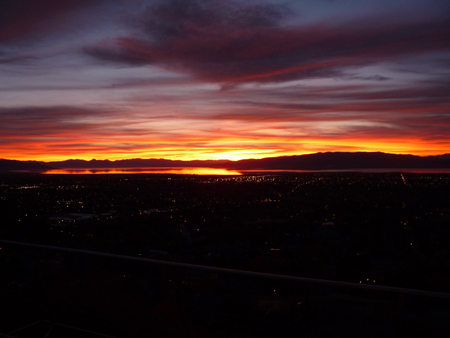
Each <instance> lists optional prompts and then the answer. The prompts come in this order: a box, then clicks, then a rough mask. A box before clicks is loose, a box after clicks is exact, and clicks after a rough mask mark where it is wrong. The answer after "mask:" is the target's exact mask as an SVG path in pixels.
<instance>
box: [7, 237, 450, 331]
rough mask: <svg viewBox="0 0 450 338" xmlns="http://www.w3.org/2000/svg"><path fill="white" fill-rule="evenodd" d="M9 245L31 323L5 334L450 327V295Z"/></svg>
mask: <svg viewBox="0 0 450 338" xmlns="http://www.w3.org/2000/svg"><path fill="white" fill-rule="evenodd" d="M0 244H1V245H2V249H3V250H2V254H3V255H4V257H6V258H7V259H6V260H5V262H3V266H2V268H3V269H4V271H5V274H4V276H3V284H2V285H1V287H2V289H3V290H2V293H1V296H2V298H3V301H4V302H3V303H4V304H8V306H10V307H11V308H12V309H13V310H14V311H12V312H14V313H15V314H16V315H18V316H24V320H23V321H22V323H24V325H18V326H16V327H15V328H14V329H10V328H11V326H9V327H8V329H9V330H8V331H6V332H5V333H3V336H5V337H6V336H9V337H11V336H12V337H31V336H30V335H28V336H27V332H25V331H26V330H29V329H30V328H29V327H27V328H25V327H26V326H27V325H28V326H33V325H30V324H34V322H36V321H37V322H40V324H42V323H47V324H48V325H50V326H49V327H52V328H56V327H58V329H59V332H60V333H57V332H58V330H56V329H54V330H53V331H51V330H50V331H49V329H47V330H43V331H45V332H44V333H43V335H45V334H47V335H48V337H52V336H53V337H58V334H59V335H61V334H63V335H64V333H61V332H62V331H61V330H62V328H63V327H66V329H68V328H72V331H76V330H78V333H79V335H78V336H80V337H81V336H86V335H87V334H88V333H89V334H91V335H92V336H93V337H94V336H95V334H97V337H100V336H117V337H121V336H123V337H125V336H139V335H141V336H146V335H148V333H149V332H151V333H152V334H153V335H155V336H162V337H166V336H167V337H169V336H186V337H193V336H199V337H204V336H210V335H211V334H214V335H215V336H218V337H220V336H224V337H225V336H230V335H233V336H237V337H239V336H242V337H257V336H258V337H260V336H272V335H273V334H282V335H283V336H290V332H293V333H292V336H296V337H298V336H300V337H302V336H304V337H314V336H323V335H327V333H329V332H332V331H333V332H340V333H341V334H346V335H348V336H352V334H351V333H352V332H356V333H355V334H356V335H359V334H360V333H364V334H366V336H367V334H368V335H369V336H371V335H372V334H374V335H375V334H377V335H379V334H384V335H386V334H387V335H393V336H395V335H398V334H399V332H408V331H411V332H412V331H416V332H417V330H418V331H419V332H421V331H423V332H434V334H435V336H436V335H439V334H440V333H443V334H445V333H447V331H448V330H449V329H450V324H449V323H450V312H449V311H447V310H446V309H449V307H448V306H449V302H448V300H449V299H450V294H448V293H442V292H432V291H426V290H415V289H408V288H398V287H390V286H381V285H371V284H356V283H349V282H341V281H332V280H323V279H315V278H305V277H297V276H286V275H279V274H270V273H262V272H254V271H244V270H235V269H227V268H219V267H212V266H203V265H195V264H187V263H180V262H172V261H165V260H157V259H151V258H143V257H133V256H124V255H118V254H112V253H104V252H96V251H87V250H79V249H72V248H66V247H56V246H49V245H42V244H33V243H24V242H16V241H9V240H0ZM58 254H64V255H65V256H64V257H57V256H55V255H58ZM46 255H50V256H46ZM55 257H56V258H57V259H54V258H55ZM49 262H50V263H49ZM8 264H9V265H8ZM118 276H121V277H122V278H120V279H119V278H118ZM22 281H23V282H24V284H25V287H23V286H22V285H21V284H20V283H21V282H22ZM8 282H9V284H8ZM15 284H17V285H19V286H17V287H15ZM14 287H15V288H14ZM13 289H14V290H13ZM11 290H13V292H12V291H11ZM114 304H119V305H120V306H122V308H121V307H120V306H116V305H114ZM25 317H26V318H25ZM49 317H51V319H49ZM28 318H29V321H28V322H27V320H28ZM355 318H356V320H360V322H359V323H355ZM32 319H34V320H32ZM19 322H21V321H20V320H17V323H19ZM348 325H350V326H348ZM22 328H23V329H22ZM374 328H375V329H374ZM366 329H367V332H365V331H364V330H366ZM2 330H3V328H2ZM374 330H375V331H374ZM29 331H30V330H29ZM49 332H50V333H49ZM100 332H102V333H100ZM29 334H34V333H33V330H31V331H30V333H29ZM65 334H67V332H66V333H65ZM72 335H73V336H75V335H74V334H73V333H72Z"/></svg>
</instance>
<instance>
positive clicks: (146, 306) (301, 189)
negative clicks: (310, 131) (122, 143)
mask: <svg viewBox="0 0 450 338" xmlns="http://www.w3.org/2000/svg"><path fill="white" fill-rule="evenodd" d="M449 191H450V174H413V173H302V174H281V175H254V176H253V175H245V176H223V177H219V176H209V177H207V176H181V175H38V174H35V175H33V174H4V175H2V176H0V209H1V210H2V214H1V225H0V239H1V240H9V241H18V242H26V243H36V244H43V245H50V246H58V247H64V248H73V249H82V250H88V251H94V252H103V253H111V254H119V255H124V256H131V257H139V258H151V259H157V260H164V261H175V262H181V263H188V264H198V265H205V266H213V267H221V268H228V269H238V270H245V271H254V272H264V273H271V274H280V275H289V276H299V277H308V278H314V279H323V280H331V281H343V282H351V283H355V284H354V285H367V286H377V285H382V286H393V287H400V288H409V289H414V290H425V291H431V292H441V293H450V278H449V273H448V271H449V269H450V252H449V248H450V194H449ZM1 246H2V250H1V251H0V255H1V256H0V257H1V261H0V262H1V269H2V271H3V272H4V273H2V275H1V277H0V283H1V284H0V290H1V293H0V296H1V297H2V299H3V304H4V308H6V309H7V310H8V309H9V317H5V318H7V320H4V321H3V324H2V327H0V332H2V333H9V334H10V335H12V336H16V337H33V336H38V335H39V334H41V333H39V334H37V333H36V332H38V331H39V332H41V331H42V332H43V333H42V334H41V336H43V335H44V334H46V333H48V332H50V334H49V337H52V336H53V337H60V336H67V337H69V336H73V337H84V336H86V335H87V332H86V331H83V332H84V333H83V334H82V333H80V332H81V331H80V329H83V330H89V331H93V332H97V334H96V335H95V334H94V333H90V334H92V335H93V336H95V337H97V336H99V334H98V332H101V333H103V334H108V335H110V336H119V337H125V336H130V337H131V336H139V335H141V336H147V335H148V334H150V333H151V334H153V335H155V336H163V337H166V336H188V337H189V336H195V337H197V336H198V337H209V336H211V335H214V336H224V337H226V336H242V337H253V336H255V337H260V336H274V335H275V336H279V335H282V336H290V335H291V336H296V337H297V336H304V337H318V336H331V335H340V334H341V335H345V336H354V337H360V336H362V335H364V336H366V337H367V336H370V337H375V336H381V335H382V336H391V337H398V336H407V335H409V334H411V333H412V332H415V333H417V332H419V333H422V334H424V335H425V334H426V335H428V334H432V335H434V336H440V335H442V336H445V335H446V334H447V333H448V329H449V324H448V323H449V320H448V319H449V318H450V307H449V304H450V301H449V300H448V299H445V297H444V298H442V297H425V296H417V295H416V296H414V295H410V294H408V293H407V292H406V293H404V292H400V291H399V292H379V291H376V290H365V289H359V288H357V287H355V288H352V287H339V286H333V285H329V284H327V285H321V284H317V283H306V282H299V281H288V280H283V279H273V278H272V279H271V278H262V277H261V276H253V277H251V276H242V275H236V274H233V273H228V272H225V271H223V273H222V272H221V271H205V270H201V269H200V270H197V269H191V268H189V267H186V268H180V267H171V266H166V265H155V264H147V263H145V264H144V263H142V262H130V261H127V260H120V259H119V260H117V259H108V258H99V257H96V256H89V255H80V254H77V253H68V252H58V251H54V250H42V249H36V248H34V249H32V248H27V247H21V246H17V245H12V244H8V243H3V244H2V245H1ZM375 289H376V288H375ZM3 310H5V309H3ZM33 323H34V324H33ZM28 324H33V325H31V326H29V327H27V328H24V327H25V326H26V325H28ZM64 325H65V326H64ZM69 327H72V328H69ZM27 330H28V331H27ZM33 330H34V331H33ZM64 330H65V331H64ZM70 330H71V331H70ZM69 331H70V332H69Z"/></svg>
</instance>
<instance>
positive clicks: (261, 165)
mask: <svg viewBox="0 0 450 338" xmlns="http://www.w3.org/2000/svg"><path fill="white" fill-rule="evenodd" d="M155 167H160V168H161V167H207V168H225V169H233V170H346V169H348V170H353V169H402V168H404V169H439V168H450V154H444V155H436V156H424V157H421V156H416V155H396V154H389V153H382V152H353V153H351V152H326V153H315V154H308V155H294V156H281V157H270V158H263V159H247V160H240V161H229V160H194V161H181V160H166V159H141V158H135V159H127V160H117V161H110V160H95V159H94V160H90V161H85V160H73V159H71V160H66V161H58V162H38V161H15V160H5V159H0V171H1V172H7V171H27V170H28V171H45V170H50V169H53V168H59V169H69V168H70V169H87V168H90V169H94V168H96V169H112V168H155Z"/></svg>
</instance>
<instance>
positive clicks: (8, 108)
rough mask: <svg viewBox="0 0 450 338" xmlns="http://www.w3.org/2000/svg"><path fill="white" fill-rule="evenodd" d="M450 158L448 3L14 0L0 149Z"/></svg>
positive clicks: (1, 59) (61, 155) (13, 152)
mask: <svg viewBox="0 0 450 338" xmlns="http://www.w3.org/2000/svg"><path fill="white" fill-rule="evenodd" d="M324 151H383V152H390V153H397V154H406V153H410V154H415V155H437V154H444V153H450V1H448V0H377V1H373V0H370V1H369V0H316V1H311V0H295V1H293V0H292V1H278V0H265V1H263V0H247V1H226V0H164V1H156V0H155V1H153V0H71V1H61V0H3V1H1V2H0V158H5V159H17V160H43V161H52V160H64V159H70V158H72V159H74V158H78V159H92V158H96V159H110V160H116V159H125V158H137V157H141V158H166V159H184V160H191V159H231V160H238V159H243V158H262V157H273V156H281V155H294V154H307V153H315V152H324Z"/></svg>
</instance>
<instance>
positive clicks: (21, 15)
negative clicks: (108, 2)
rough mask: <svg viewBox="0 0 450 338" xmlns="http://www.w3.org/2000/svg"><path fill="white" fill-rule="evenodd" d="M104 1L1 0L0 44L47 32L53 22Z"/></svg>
mask: <svg viewBox="0 0 450 338" xmlns="http://www.w3.org/2000/svg"><path fill="white" fill-rule="evenodd" d="M101 2H104V0H70V1H61V0H2V1H0V43H1V42H7V41H10V40H16V39H21V38H24V37H28V36H29V35H34V34H36V33H37V32H49V31H51V30H52V29H54V28H55V27H53V26H52V24H53V23H55V21H58V20H61V16H64V15H67V14H70V13H72V12H73V11H75V10H77V9H80V8H84V7H88V6H92V5H96V4H99V3H101Z"/></svg>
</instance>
